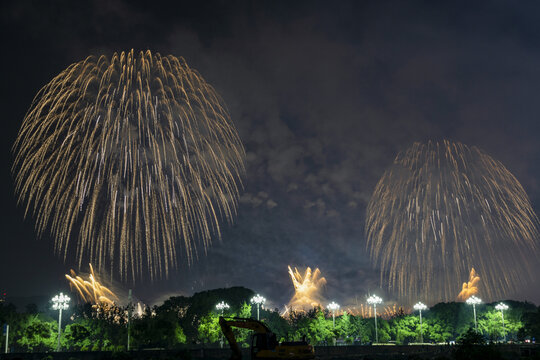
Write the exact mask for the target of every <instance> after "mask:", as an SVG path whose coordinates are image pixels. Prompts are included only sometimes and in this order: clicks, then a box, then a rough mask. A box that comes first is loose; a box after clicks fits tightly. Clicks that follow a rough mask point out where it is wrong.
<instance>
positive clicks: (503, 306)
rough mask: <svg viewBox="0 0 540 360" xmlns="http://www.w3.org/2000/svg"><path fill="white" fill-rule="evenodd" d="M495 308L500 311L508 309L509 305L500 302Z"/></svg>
mask: <svg viewBox="0 0 540 360" xmlns="http://www.w3.org/2000/svg"><path fill="white" fill-rule="evenodd" d="M495 309H497V310H499V311H504V310H508V305H506V304H504V303H499V304H497V305H496V306H495Z"/></svg>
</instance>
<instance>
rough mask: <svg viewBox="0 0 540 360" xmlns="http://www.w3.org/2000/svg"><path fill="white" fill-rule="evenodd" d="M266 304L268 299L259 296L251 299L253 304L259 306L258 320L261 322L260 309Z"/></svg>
mask: <svg viewBox="0 0 540 360" xmlns="http://www.w3.org/2000/svg"><path fill="white" fill-rule="evenodd" d="M265 302H266V299H265V298H264V297H262V296H261V295H259V294H257V295H255V296H254V297H252V298H251V303H252V304H257V320H259V307H260V306H261V305H262V304H264V303H265Z"/></svg>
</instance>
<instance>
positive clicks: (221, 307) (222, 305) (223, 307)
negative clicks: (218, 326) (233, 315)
mask: <svg viewBox="0 0 540 360" xmlns="http://www.w3.org/2000/svg"><path fill="white" fill-rule="evenodd" d="M229 308H230V306H229V304H227V303H226V302H225V301H222V302H220V303H219V304H217V305H216V309H218V310H219V311H221V316H223V311H224V310H229Z"/></svg>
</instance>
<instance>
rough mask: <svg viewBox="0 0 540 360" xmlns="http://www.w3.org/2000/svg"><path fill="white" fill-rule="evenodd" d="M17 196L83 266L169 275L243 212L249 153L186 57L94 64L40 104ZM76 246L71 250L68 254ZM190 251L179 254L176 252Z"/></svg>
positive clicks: (78, 66) (22, 158)
mask: <svg viewBox="0 0 540 360" xmlns="http://www.w3.org/2000/svg"><path fill="white" fill-rule="evenodd" d="M13 149H14V152H15V155H16V157H15V162H14V166H13V171H14V173H15V174H16V192H17V193H18V201H19V203H25V208H26V212H25V216H26V215H27V214H28V213H32V214H33V216H34V217H35V220H36V228H37V231H38V234H39V235H41V234H42V233H43V232H44V231H45V230H46V229H49V230H50V231H51V233H52V234H53V235H54V237H55V239H56V241H55V251H56V252H57V253H58V254H62V255H63V257H64V259H65V258H66V257H67V254H68V249H71V248H73V251H74V252H75V255H76V258H77V260H78V263H79V267H80V266H81V263H82V261H83V259H85V258H88V259H89V261H90V262H92V263H94V264H96V266H97V268H98V269H103V268H105V266H110V267H113V266H115V267H116V268H118V269H119V272H120V276H121V277H122V278H126V277H127V276H128V275H129V276H131V277H133V279H135V278H136V277H141V276H142V274H149V276H150V278H152V279H153V278H154V277H156V276H159V277H161V276H163V275H165V276H167V275H168V271H169V267H176V266H177V258H178V255H181V254H185V255H186V259H187V262H188V263H191V262H192V261H193V260H194V258H195V257H196V256H197V253H198V251H197V248H198V247H201V246H202V248H203V249H204V251H206V249H207V247H208V246H209V245H210V243H211V237H212V236H213V235H216V236H218V237H219V236H220V230H219V220H220V219H222V218H223V219H226V220H227V221H229V222H230V221H232V218H233V217H234V215H235V213H236V208H237V199H238V193H239V188H238V186H239V183H240V176H241V175H242V174H243V172H244V149H243V146H242V144H241V141H240V138H239V136H238V133H237V131H236V129H235V128H234V126H233V124H232V122H231V120H230V117H229V114H228V112H227V110H226V108H225V105H224V103H223V101H222V99H221V98H220V97H219V95H218V94H217V93H216V92H215V90H214V89H213V88H212V87H211V86H210V85H208V84H207V83H206V82H205V81H204V79H203V78H202V77H201V76H200V75H199V74H198V73H197V72H196V71H195V70H193V69H190V68H189V67H188V65H187V64H186V63H185V61H184V60H183V59H182V58H176V57H174V56H171V55H169V56H165V57H162V56H160V55H159V54H152V53H150V51H147V52H140V53H139V55H138V56H136V54H134V52H133V50H131V51H130V52H127V53H124V52H122V53H120V54H117V53H115V54H114V55H113V56H112V58H110V59H109V58H106V57H105V56H101V57H99V58H97V59H96V58H94V57H89V58H87V59H86V60H84V61H81V62H78V63H75V64H73V65H71V66H69V67H68V68H67V69H66V70H64V71H62V72H61V73H60V74H59V75H58V76H56V77H55V78H54V79H53V80H52V81H51V82H49V83H48V84H47V85H45V87H43V88H42V89H41V90H40V92H39V93H38V94H37V96H36V98H35V99H34V101H33V103H32V105H31V107H30V109H29V111H28V113H27V114H26V117H25V119H24V122H23V124H22V127H21V129H20V131H19V134H18V137H17V140H16V142H15V145H14V147H13ZM74 242H75V244H73V243H74ZM179 247H181V248H183V250H184V251H183V252H181V253H179V251H178V248H179Z"/></svg>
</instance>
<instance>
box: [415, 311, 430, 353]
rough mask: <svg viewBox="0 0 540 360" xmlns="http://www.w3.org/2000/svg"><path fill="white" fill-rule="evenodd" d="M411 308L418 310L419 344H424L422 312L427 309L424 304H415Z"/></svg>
mask: <svg viewBox="0 0 540 360" xmlns="http://www.w3.org/2000/svg"><path fill="white" fill-rule="evenodd" d="M413 307H414V310H418V311H419V312H420V343H424V333H423V331H422V310H426V309H427V308H428V307H427V306H426V304H423V303H421V302H417V303H416V304H415V305H414V306H413Z"/></svg>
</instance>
